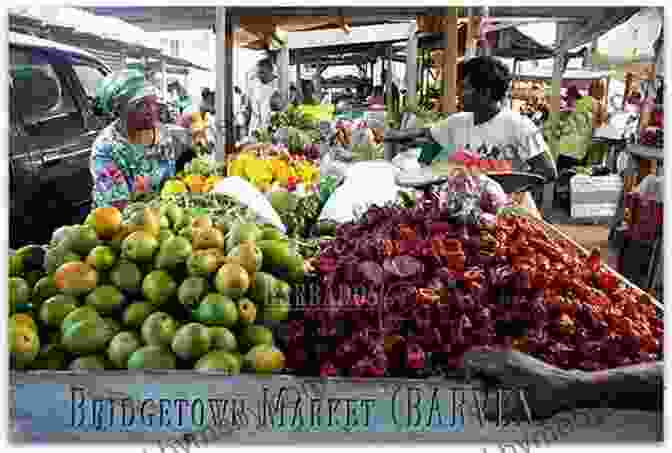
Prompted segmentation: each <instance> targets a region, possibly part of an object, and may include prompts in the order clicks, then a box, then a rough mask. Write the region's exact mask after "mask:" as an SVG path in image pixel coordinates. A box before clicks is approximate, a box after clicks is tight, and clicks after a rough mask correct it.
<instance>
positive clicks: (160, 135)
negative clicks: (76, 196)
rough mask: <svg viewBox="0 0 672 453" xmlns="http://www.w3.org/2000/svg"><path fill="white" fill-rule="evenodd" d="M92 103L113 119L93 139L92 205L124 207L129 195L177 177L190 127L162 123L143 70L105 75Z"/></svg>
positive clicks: (156, 95) (155, 188)
mask: <svg viewBox="0 0 672 453" xmlns="http://www.w3.org/2000/svg"><path fill="white" fill-rule="evenodd" d="M95 102H96V109H97V110H98V111H100V112H102V113H104V114H114V115H116V116H117V119H116V120H115V121H114V122H113V123H112V124H110V125H109V126H107V127H106V128H105V129H103V131H102V132H101V133H100V135H99V136H98V137H97V138H96V140H95V141H94V143H93V149H92V153H91V166H90V169H91V174H92V177H93V191H92V192H93V193H92V198H93V208H94V209H95V208H98V207H109V206H114V207H117V208H119V209H123V208H124V207H125V206H126V205H127V204H128V202H129V199H130V197H131V194H133V193H144V192H155V191H159V190H160V189H161V186H162V185H163V183H164V182H165V181H166V180H167V179H169V178H172V177H174V176H175V174H176V171H177V170H178V169H177V164H176V161H177V159H178V158H180V157H181V156H182V155H183V153H184V152H185V151H187V150H188V149H189V148H190V144H191V143H190V141H191V140H190V135H189V131H187V130H185V129H184V128H181V127H175V126H172V127H171V126H167V125H162V124H161V123H160V120H159V110H160V107H159V105H160V100H159V93H158V90H157V89H156V87H154V86H153V85H152V84H151V83H149V82H148V81H147V80H146V79H145V77H144V74H143V73H142V72H141V71H134V70H125V71H120V72H116V73H112V74H110V75H108V76H107V77H106V78H105V79H103V81H102V82H101V84H100V85H99V87H98V90H97V92H96V100H95Z"/></svg>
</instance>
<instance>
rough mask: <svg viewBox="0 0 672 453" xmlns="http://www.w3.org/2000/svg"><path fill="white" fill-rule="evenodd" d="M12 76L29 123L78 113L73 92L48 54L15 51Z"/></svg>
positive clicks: (24, 117)
mask: <svg viewBox="0 0 672 453" xmlns="http://www.w3.org/2000/svg"><path fill="white" fill-rule="evenodd" d="M9 73H10V77H11V78H12V82H13V85H14V96H15V99H16V103H17V107H18V109H19V111H20V113H21V116H22V117H23V121H24V123H25V124H27V125H32V124H36V123H38V122H41V121H44V120H47V119H49V118H52V117H56V116H61V115H69V114H72V113H77V112H78V110H77V106H76V104H75V99H74V97H73V95H72V92H71V91H70V89H69V88H68V86H67V85H66V84H64V83H63V80H62V79H61V77H60V76H59V75H58V73H57V72H56V70H55V68H54V66H53V64H52V62H51V61H50V58H49V56H48V54H46V53H45V52H41V51H33V50H29V49H17V48H12V49H11V52H10V64H9Z"/></svg>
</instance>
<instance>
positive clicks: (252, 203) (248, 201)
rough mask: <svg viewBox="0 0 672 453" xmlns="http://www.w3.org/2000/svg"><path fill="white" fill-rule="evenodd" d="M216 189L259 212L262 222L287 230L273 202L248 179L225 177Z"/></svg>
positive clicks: (259, 218) (258, 216)
mask: <svg viewBox="0 0 672 453" xmlns="http://www.w3.org/2000/svg"><path fill="white" fill-rule="evenodd" d="M214 191H215V192H217V193H224V194H227V195H229V196H230V197H233V198H235V199H236V200H238V201H239V202H240V203H242V204H244V205H245V206H247V207H248V208H250V209H251V210H252V211H254V212H255V213H256V214H257V218H258V221H259V222H260V223H265V224H270V225H273V226H274V227H276V228H278V229H279V230H281V231H282V232H287V229H286V228H285V225H284V224H283V223H282V220H280V216H279V215H278V213H277V212H276V211H275V209H273V206H271V202H270V201H268V199H267V198H266V197H265V196H264V195H263V194H262V193H261V192H259V190H258V189H257V188H256V187H254V186H253V185H252V184H250V183H249V182H248V181H247V180H245V179H243V178H241V177H239V176H231V177H228V178H224V179H223V180H222V181H220V182H219V183H218V184H217V185H216V186H215V189H214Z"/></svg>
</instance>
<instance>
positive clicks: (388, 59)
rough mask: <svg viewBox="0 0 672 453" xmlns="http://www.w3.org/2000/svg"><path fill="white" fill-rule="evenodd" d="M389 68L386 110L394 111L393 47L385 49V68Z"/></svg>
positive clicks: (386, 83)
mask: <svg viewBox="0 0 672 453" xmlns="http://www.w3.org/2000/svg"><path fill="white" fill-rule="evenodd" d="M386 66H387V71H386V72H385V80H384V81H383V82H384V83H385V108H386V109H390V111H394V97H393V96H392V47H388V48H387V49H385V60H383V67H386Z"/></svg>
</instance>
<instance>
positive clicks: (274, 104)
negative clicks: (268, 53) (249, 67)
mask: <svg viewBox="0 0 672 453" xmlns="http://www.w3.org/2000/svg"><path fill="white" fill-rule="evenodd" d="M247 90H248V92H247V100H248V102H249V103H250V122H249V125H248V130H247V133H248V136H254V131H256V130H257V129H263V128H266V127H268V126H269V125H270V124H271V115H272V114H273V111H274V110H275V111H277V110H279V109H280V108H281V107H282V106H279V105H278V103H279V102H278V99H279V97H280V94H279V88H278V82H277V75H276V74H275V72H274V68H273V62H272V60H271V59H270V58H264V59H263V60H260V61H259V62H258V63H257V65H256V72H255V74H254V76H253V77H252V79H250V80H249V84H248V87H247Z"/></svg>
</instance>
